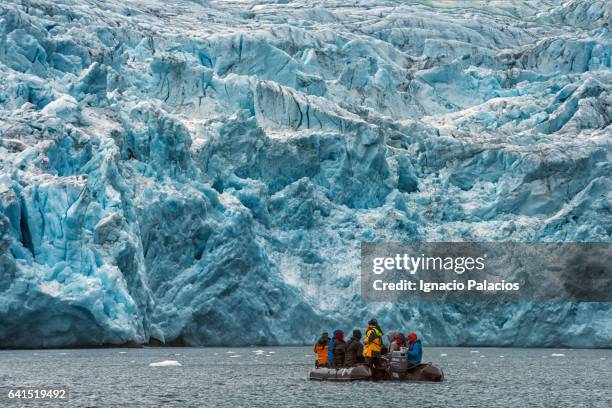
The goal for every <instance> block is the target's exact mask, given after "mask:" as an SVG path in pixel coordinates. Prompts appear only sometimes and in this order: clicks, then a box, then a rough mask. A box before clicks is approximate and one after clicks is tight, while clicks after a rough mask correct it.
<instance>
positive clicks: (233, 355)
mask: <svg viewBox="0 0 612 408" xmlns="http://www.w3.org/2000/svg"><path fill="white" fill-rule="evenodd" d="M234 357H240V354H232V355H231V356H229V358H234Z"/></svg>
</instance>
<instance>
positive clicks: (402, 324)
mask: <svg viewBox="0 0 612 408" xmlns="http://www.w3.org/2000/svg"><path fill="white" fill-rule="evenodd" d="M611 16H612V9H611V7H610V5H609V2H605V1H574V0H571V1H561V0H547V1H532V0H524V1H517V2H512V3H503V4H501V3H500V4H497V3H492V4H491V3H490V2H478V1H470V2H462V1H459V2H452V4H451V3H449V2H447V1H406V2H391V1H362V2H343V1H341V0H334V1H327V2H322V3H317V4H315V5H314V6H313V4H312V3H311V2H306V1H294V2H284V1H283V2H278V3H277V2H267V1H266V2H242V1H213V0H210V1H207V2H179V1H171V2H166V1H164V2H162V1H155V0H154V1H132V0H127V1H121V2H119V1H115V0H113V1H106V2H89V1H88V2H83V1H76V0H62V1H46V0H41V1H22V2H21V3H19V4H15V3H14V2H11V1H0V347H40V346H44V347H51V346H74V345H96V344H124V343H128V342H135V343H147V342H149V341H151V340H152V339H155V340H159V341H161V342H165V343H167V344H187V345H217V344H242V345H249V344H301V343H304V342H310V341H311V340H313V339H314V337H316V335H317V334H318V333H319V332H320V331H321V330H322V329H326V330H332V329H333V328H335V327H336V326H339V327H342V328H344V329H346V330H349V329H352V328H353V327H360V326H363V324H364V323H365V321H367V319H369V318H370V317H371V316H373V315H376V316H377V317H378V318H379V321H381V322H384V328H389V329H391V328H393V329H397V328H402V329H408V328H410V329H413V330H416V331H418V332H420V333H422V337H423V338H424V340H425V342H427V343H428V344H444V345H466V344H473V345H476V344H483V345H515V346H559V345H567V346H595V347H606V346H607V347H610V346H612V317H611V316H612V313H611V312H612V309H611V306H610V304H607V303H599V304H597V303H589V304H572V303H561V304H559V303H556V304H546V303H516V304H506V305H504V304H483V303H474V304H436V303H422V304H419V303H414V304H394V305H391V304H379V303H375V304H364V303H362V302H361V301H360V299H359V295H358V294H359V258H358V257H359V244H360V242H362V241H402V242H413V241H461V240H470V241H533V242H541V241H601V242H610V239H611V236H612V215H611V200H612V193H611V191H612V188H611V187H612V179H611V174H612V164H611V163H612V162H611V160H610V154H611V153H610V152H611V149H610V147H611V141H612V138H611V136H612V131H611V127H610V123H611V118H612V70H611V65H612V62H611V54H612V40H611V36H610V22H611Z"/></svg>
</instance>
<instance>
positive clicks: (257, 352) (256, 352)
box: [253, 350, 265, 354]
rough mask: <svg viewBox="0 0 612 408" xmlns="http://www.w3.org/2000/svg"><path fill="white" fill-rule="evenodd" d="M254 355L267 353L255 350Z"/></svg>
mask: <svg viewBox="0 0 612 408" xmlns="http://www.w3.org/2000/svg"><path fill="white" fill-rule="evenodd" d="M253 353H255V354H263V353H265V351H263V350H254V351H253Z"/></svg>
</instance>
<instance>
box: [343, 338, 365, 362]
mask: <svg viewBox="0 0 612 408" xmlns="http://www.w3.org/2000/svg"><path fill="white" fill-rule="evenodd" d="M364 361H365V358H364V357H363V344H361V330H359V329H355V330H353V336H352V337H351V339H350V340H349V341H348V342H347V343H346V355H345V357H344V365H345V366H348V367H351V366H356V365H357V364H360V363H363V362H364Z"/></svg>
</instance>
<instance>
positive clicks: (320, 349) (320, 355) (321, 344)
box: [312, 332, 329, 367]
mask: <svg viewBox="0 0 612 408" xmlns="http://www.w3.org/2000/svg"><path fill="white" fill-rule="evenodd" d="M328 342H329V334H328V333H327V332H324V333H323V334H321V338H319V340H318V341H317V342H316V343H315V345H314V347H313V349H312V351H314V353H315V355H316V356H317V360H316V361H315V366H316V367H327V366H328V365H329V362H328V358H327V343H328Z"/></svg>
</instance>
